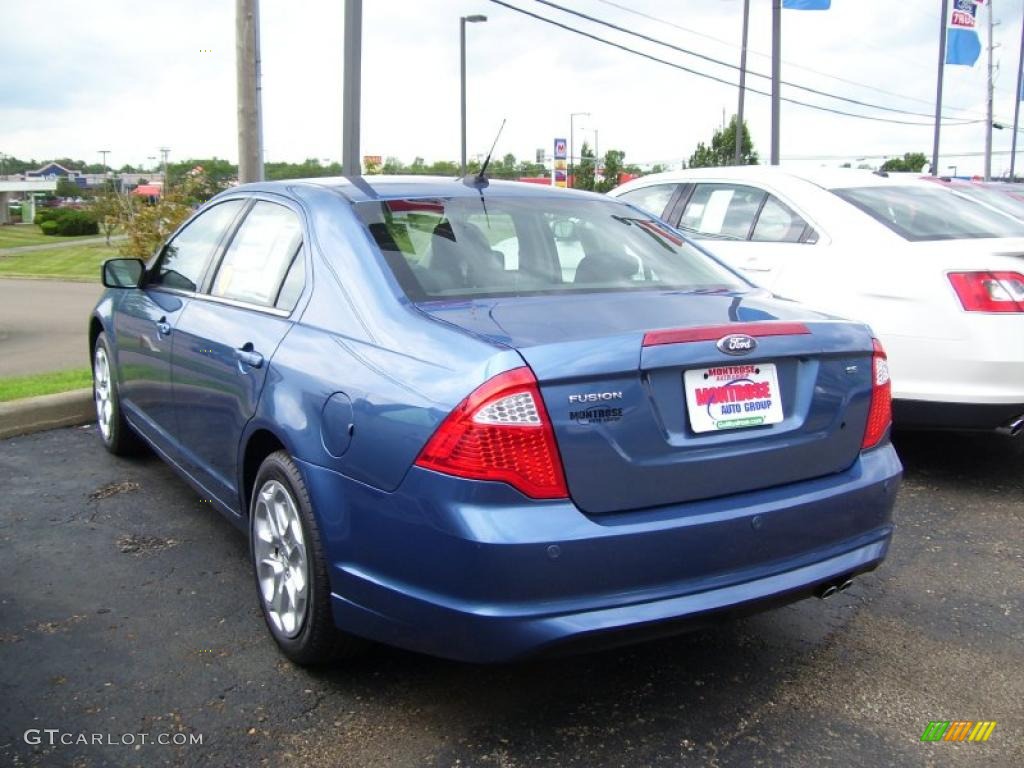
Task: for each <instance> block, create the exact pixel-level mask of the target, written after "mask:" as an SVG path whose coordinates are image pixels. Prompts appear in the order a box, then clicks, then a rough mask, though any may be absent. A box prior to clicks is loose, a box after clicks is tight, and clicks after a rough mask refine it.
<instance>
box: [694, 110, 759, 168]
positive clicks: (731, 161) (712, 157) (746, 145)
mask: <svg viewBox="0 0 1024 768" xmlns="http://www.w3.org/2000/svg"><path fill="white" fill-rule="evenodd" d="M757 163H758V157H757V152H755V151H754V143H753V142H752V141H751V139H750V131H749V129H748V128H747V121H746V120H744V121H743V133H742V139H741V143H740V165H757ZM735 164H736V116H735V115H733V118H732V120H730V121H729V125H727V126H726V127H725V129H719V130H716V131H715V133H714V135H713V136H712V137H711V146H710V147H709V146H707V145H705V144H704V142H703V141H702V142H700V143H699V144H698V145H697V149H696V150H695V151H694V153H693V154H692V155H690V162H689V167H690V168H710V167H714V166H721V165H735Z"/></svg>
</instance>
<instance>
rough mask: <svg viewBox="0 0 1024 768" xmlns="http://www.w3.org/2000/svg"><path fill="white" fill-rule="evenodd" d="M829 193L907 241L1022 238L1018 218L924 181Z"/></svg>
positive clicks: (1022, 231) (1022, 230) (1023, 231)
mask: <svg viewBox="0 0 1024 768" xmlns="http://www.w3.org/2000/svg"><path fill="white" fill-rule="evenodd" d="M832 192H833V193H834V194H836V195H838V196H839V197H841V198H842V199H843V200H846V201H847V202H848V203H851V204H852V205H855V206H856V207H857V208H859V209H860V210H862V211H864V213H866V214H868V215H869V216H871V217H872V218H874V219H876V220H877V221H880V222H881V223H882V224H884V225H885V226H887V227H888V228H889V229H891V230H892V231H893V232H895V233H896V234H897V235H899V236H900V237H902V238H904V239H906V240H912V241H918V240H960V239H974V238H982V237H1024V223H1022V222H1021V221H1019V220H1018V219H1015V218H1013V217H1011V216H1006V215H1004V214H1001V213H999V212H998V211H993V210H991V209H989V208H986V207H985V206H983V205H981V204H980V203H976V202H974V201H973V200H968V199H966V198H964V197H961V196H959V195H957V194H956V193H954V192H953V191H952V190H949V189H943V188H942V187H935V186H933V185H929V184H926V183H925V182H922V183H921V185H920V186H913V187H910V186H907V187H900V186H892V187H890V186H877V187H854V188H850V189H833V190H832Z"/></svg>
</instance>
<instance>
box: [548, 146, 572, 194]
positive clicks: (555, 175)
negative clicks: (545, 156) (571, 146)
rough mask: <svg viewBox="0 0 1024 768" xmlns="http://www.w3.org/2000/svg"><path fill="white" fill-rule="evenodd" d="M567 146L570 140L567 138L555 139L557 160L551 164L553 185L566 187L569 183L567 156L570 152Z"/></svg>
mask: <svg viewBox="0 0 1024 768" xmlns="http://www.w3.org/2000/svg"><path fill="white" fill-rule="evenodd" d="M567 147H568V142H567V141H566V140H565V139H555V160H554V163H553V164H552V166H551V186H553V187H562V188H564V187H566V186H567V185H568V184H567V181H568V173H567V172H566V171H567V169H566V158H567V157H568V156H569V153H568V151H567Z"/></svg>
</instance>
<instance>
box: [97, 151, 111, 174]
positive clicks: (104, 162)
mask: <svg viewBox="0 0 1024 768" xmlns="http://www.w3.org/2000/svg"><path fill="white" fill-rule="evenodd" d="M96 152H97V153H98V154H99V155H100V156H101V157H102V158H103V173H106V172H107V155H109V154H110V150H109V149H97V150H96Z"/></svg>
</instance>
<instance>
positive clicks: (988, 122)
mask: <svg viewBox="0 0 1024 768" xmlns="http://www.w3.org/2000/svg"><path fill="white" fill-rule="evenodd" d="M987 5H988V88H987V90H986V97H987V107H988V108H987V111H986V113H985V114H986V119H985V181H991V180H992V119H993V117H992V101H993V97H994V87H993V84H992V64H993V62H992V53H993V51H994V49H995V44H994V41H993V40H992V32H993V30H994V29H995V21H994V19H993V16H994V15H995V14H994V13H993V12H992V0H988V3H987Z"/></svg>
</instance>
